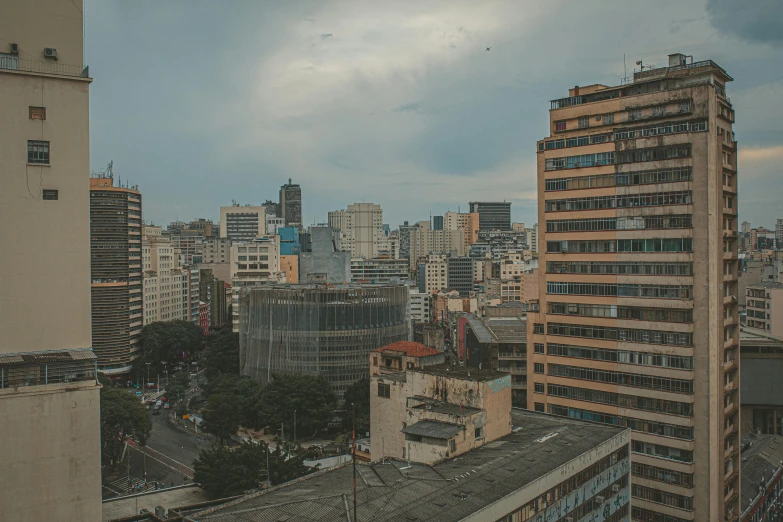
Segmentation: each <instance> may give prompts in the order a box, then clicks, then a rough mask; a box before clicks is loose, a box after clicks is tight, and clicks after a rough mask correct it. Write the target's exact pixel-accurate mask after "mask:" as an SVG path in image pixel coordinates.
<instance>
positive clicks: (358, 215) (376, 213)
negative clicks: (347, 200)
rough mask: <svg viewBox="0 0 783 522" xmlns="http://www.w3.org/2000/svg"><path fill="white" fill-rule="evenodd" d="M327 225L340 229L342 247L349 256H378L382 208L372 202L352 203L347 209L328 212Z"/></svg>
mask: <svg viewBox="0 0 783 522" xmlns="http://www.w3.org/2000/svg"><path fill="white" fill-rule="evenodd" d="M329 226H330V227H332V228H336V229H339V230H340V239H341V244H342V249H343V250H345V251H346V252H350V253H351V257H354V258H356V257H364V258H367V259H371V258H374V257H377V256H378V250H379V247H380V243H381V242H382V241H383V240H384V239H385V238H386V234H385V233H384V231H383V210H382V209H381V206H380V205H376V204H374V203H354V204H353V205H348V209H347V210H335V211H332V212H329Z"/></svg>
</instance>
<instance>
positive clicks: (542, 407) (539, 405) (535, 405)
mask: <svg viewBox="0 0 783 522" xmlns="http://www.w3.org/2000/svg"><path fill="white" fill-rule="evenodd" d="M534 407H535V409H536V411H540V412H541V413H543V412H544V405H543V404H542V403H540V402H536V403H535V404H534Z"/></svg>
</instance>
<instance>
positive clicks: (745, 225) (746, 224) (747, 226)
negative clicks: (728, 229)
mask: <svg viewBox="0 0 783 522" xmlns="http://www.w3.org/2000/svg"><path fill="white" fill-rule="evenodd" d="M742 233H743V234H748V233H750V221H743V222H742Z"/></svg>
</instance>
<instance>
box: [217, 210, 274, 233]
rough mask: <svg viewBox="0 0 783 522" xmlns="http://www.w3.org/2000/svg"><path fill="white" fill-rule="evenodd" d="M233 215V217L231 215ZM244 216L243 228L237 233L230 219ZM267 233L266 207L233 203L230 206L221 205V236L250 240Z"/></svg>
mask: <svg viewBox="0 0 783 522" xmlns="http://www.w3.org/2000/svg"><path fill="white" fill-rule="evenodd" d="M231 215H233V217H231V218H230V217H229V216H231ZM239 216H242V218H241V219H243V220H244V221H243V222H244V225H243V227H242V228H243V230H242V231H240V232H239V234H237V232H236V229H233V232H232V225H231V224H230V223H229V221H232V220H233V219H235V218H237V219H240V218H239ZM265 234H266V207H263V206H261V207H256V206H251V205H245V206H240V205H231V206H230V207H220V237H221V238H229V239H235V240H245V241H250V240H253V239H255V238H257V237H261V236H263V235H265Z"/></svg>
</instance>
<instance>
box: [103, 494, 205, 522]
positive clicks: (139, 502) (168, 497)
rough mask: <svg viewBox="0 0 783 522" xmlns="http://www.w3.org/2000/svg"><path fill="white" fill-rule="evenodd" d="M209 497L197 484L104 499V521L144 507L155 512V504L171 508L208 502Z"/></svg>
mask: <svg viewBox="0 0 783 522" xmlns="http://www.w3.org/2000/svg"><path fill="white" fill-rule="evenodd" d="M208 500H209V497H208V496H207V494H206V493H204V491H203V490H202V489H201V488H200V487H198V486H195V485H189V486H185V487H178V488H169V489H161V490H159V491H149V492H147V493H140V494H138V495H129V496H126V497H119V498H112V499H109V500H104V501H103V521H104V522H109V521H111V520H117V519H122V518H127V517H132V516H134V515H138V514H139V511H141V510H142V509H147V510H148V511H149V512H150V513H154V512H155V506H163V507H164V508H166V511H168V510H169V509H171V508H176V507H179V506H187V505H192V504H199V503H201V502H207V501H208Z"/></svg>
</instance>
